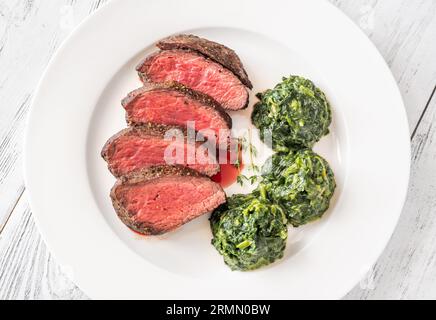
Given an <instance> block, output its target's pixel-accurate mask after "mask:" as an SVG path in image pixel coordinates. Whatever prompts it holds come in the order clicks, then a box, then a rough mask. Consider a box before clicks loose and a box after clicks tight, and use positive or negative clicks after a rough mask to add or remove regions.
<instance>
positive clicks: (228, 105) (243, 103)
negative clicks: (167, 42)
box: [137, 50, 249, 110]
mask: <svg viewBox="0 0 436 320" xmlns="http://www.w3.org/2000/svg"><path fill="white" fill-rule="evenodd" d="M137 71H138V72H139V75H140V77H141V79H142V81H143V82H144V83H145V82H157V83H162V82H169V81H175V82H178V83H181V84H183V85H185V86H187V87H190V88H191V89H193V90H195V91H199V92H202V93H204V94H206V95H208V96H210V97H212V98H213V99H214V100H216V101H218V102H219V103H220V104H221V105H222V106H223V107H224V108H225V109H228V110H240V109H244V108H246V107H247V106H248V99H249V95H248V89H247V88H246V87H245V86H244V85H243V84H242V82H241V80H239V78H238V77H237V76H235V75H234V74H233V73H232V72H231V71H229V70H228V69H226V68H224V67H223V66H222V65H220V64H218V63H216V62H214V61H212V60H210V59H208V58H205V57H204V56H203V55H201V54H199V53H197V52H194V51H188V50H165V51H160V52H157V53H155V54H152V55H151V56H149V57H147V58H146V59H145V60H144V61H143V62H142V63H141V64H140V65H139V66H138V67H137Z"/></svg>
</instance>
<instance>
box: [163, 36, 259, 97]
mask: <svg viewBox="0 0 436 320" xmlns="http://www.w3.org/2000/svg"><path fill="white" fill-rule="evenodd" d="M157 47H158V48H160V49H162V50H173V49H188V50H193V51H197V52H199V53H201V54H203V55H205V56H206V57H208V58H210V59H211V60H213V61H215V62H218V63H219V64H221V65H222V66H224V67H226V68H227V69H229V70H230V71H232V72H233V73H234V74H235V75H236V76H237V77H238V78H239V80H241V81H242V83H243V84H245V85H246V86H247V87H248V88H250V89H253V85H252V83H251V81H250V79H249V78H248V75H247V72H246V71H245V69H244V66H243V65H242V62H241V59H239V57H238V55H237V54H236V53H235V51H233V50H232V49H230V48H228V47H226V46H224V45H222V44H219V43H216V42H213V41H210V40H207V39H203V38H200V37H197V36H194V35H191V34H180V35H176V36H172V37H168V38H165V39H163V40H161V41H159V42H158V43H157Z"/></svg>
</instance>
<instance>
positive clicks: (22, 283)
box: [0, 194, 87, 300]
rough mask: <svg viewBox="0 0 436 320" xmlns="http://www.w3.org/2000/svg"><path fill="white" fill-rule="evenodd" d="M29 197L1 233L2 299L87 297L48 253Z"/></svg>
mask: <svg viewBox="0 0 436 320" xmlns="http://www.w3.org/2000/svg"><path fill="white" fill-rule="evenodd" d="M25 198H26V196H25V194H24V196H23V198H22V199H23V201H20V202H19V204H18V205H17V207H16V208H15V211H14V214H13V215H12V216H11V218H10V220H9V222H8V224H7V226H6V228H5V229H4V231H3V232H2V233H1V235H0V300H4V299H8V300H12V299H25V300H29V299H32V300H33V299H53V300H59V299H74V300H77V299H87V297H86V296H85V295H84V294H83V293H82V292H81V291H80V290H79V289H78V288H77V287H76V286H75V285H74V284H73V283H72V282H71V280H69V278H68V277H67V275H66V274H68V273H69V272H68V268H66V267H61V266H59V265H58V264H57V263H56V262H55V261H54V259H53V257H52V256H51V255H50V253H49V252H48V250H47V248H46V246H45V244H44V243H43V241H42V239H41V236H40V234H39V231H38V229H37V228H36V226H35V224H34V222H33V218H32V215H31V212H30V209H29V206H28V204H27V201H26V200H25Z"/></svg>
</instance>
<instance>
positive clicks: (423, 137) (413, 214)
mask: <svg viewBox="0 0 436 320" xmlns="http://www.w3.org/2000/svg"><path fill="white" fill-rule="evenodd" d="M435 91H436V88H435ZM435 124H436V95H433V99H432V100H431V101H430V104H429V105H428V108H427V111H426V113H425V115H424V117H423V118H422V121H421V125H420V126H419V128H418V130H417V132H416V135H415V136H414V139H413V141H412V171H411V184H410V188H409V194H408V196H407V201H406V204H405V207H404V210H403V213H402V215H401V219H400V221H399V224H398V226H397V229H396V230H395V233H394V235H393V237H392V239H391V241H390V242H389V245H388V247H387V248H386V250H385V251H384V253H383V255H382V257H381V258H380V259H379V261H378V262H377V264H376V265H375V267H374V269H373V271H372V273H373V274H372V276H370V277H369V278H373V281H372V282H373V286H372V287H373V290H367V289H365V288H363V289H362V288H361V287H360V286H357V287H356V288H355V289H354V290H353V291H352V292H351V293H350V294H349V295H348V296H347V298H348V299H435V298H436V286H435V283H436V220H435V219H434V217H435V215H436V170H435V163H436V162H435V161H436V126H435Z"/></svg>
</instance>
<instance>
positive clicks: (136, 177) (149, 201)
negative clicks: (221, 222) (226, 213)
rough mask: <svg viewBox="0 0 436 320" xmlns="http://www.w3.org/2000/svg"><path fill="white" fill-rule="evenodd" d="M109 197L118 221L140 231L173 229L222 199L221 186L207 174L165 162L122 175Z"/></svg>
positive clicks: (159, 231) (215, 205)
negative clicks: (148, 168)
mask: <svg viewBox="0 0 436 320" xmlns="http://www.w3.org/2000/svg"><path fill="white" fill-rule="evenodd" d="M111 198H112V202H113V205H114V208H115V210H116V212H117V214H118V216H119V217H120V219H121V221H123V222H124V224H126V225H127V226H128V227H129V228H131V229H132V230H134V231H136V232H139V233H141V234H144V235H159V234H163V233H167V232H170V231H172V230H175V229H177V228H179V227H180V226H182V225H184V224H185V223H187V222H189V221H191V220H193V219H195V218H197V217H199V216H201V215H203V214H206V213H210V212H212V211H213V210H214V209H216V208H217V207H218V206H219V205H221V204H222V203H224V202H225V201H226V196H225V193H224V191H223V189H222V188H221V187H220V186H219V185H218V184H217V183H215V182H212V181H211V180H210V179H209V178H207V177H205V176H202V175H200V174H198V173H197V172H195V171H192V170H190V169H187V168H180V167H167V166H163V167H155V168H154V169H152V170H146V171H140V172H136V173H132V174H130V175H129V176H126V177H124V178H123V179H122V180H119V181H118V182H117V183H116V184H115V186H114V187H113V189H112V192H111Z"/></svg>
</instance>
